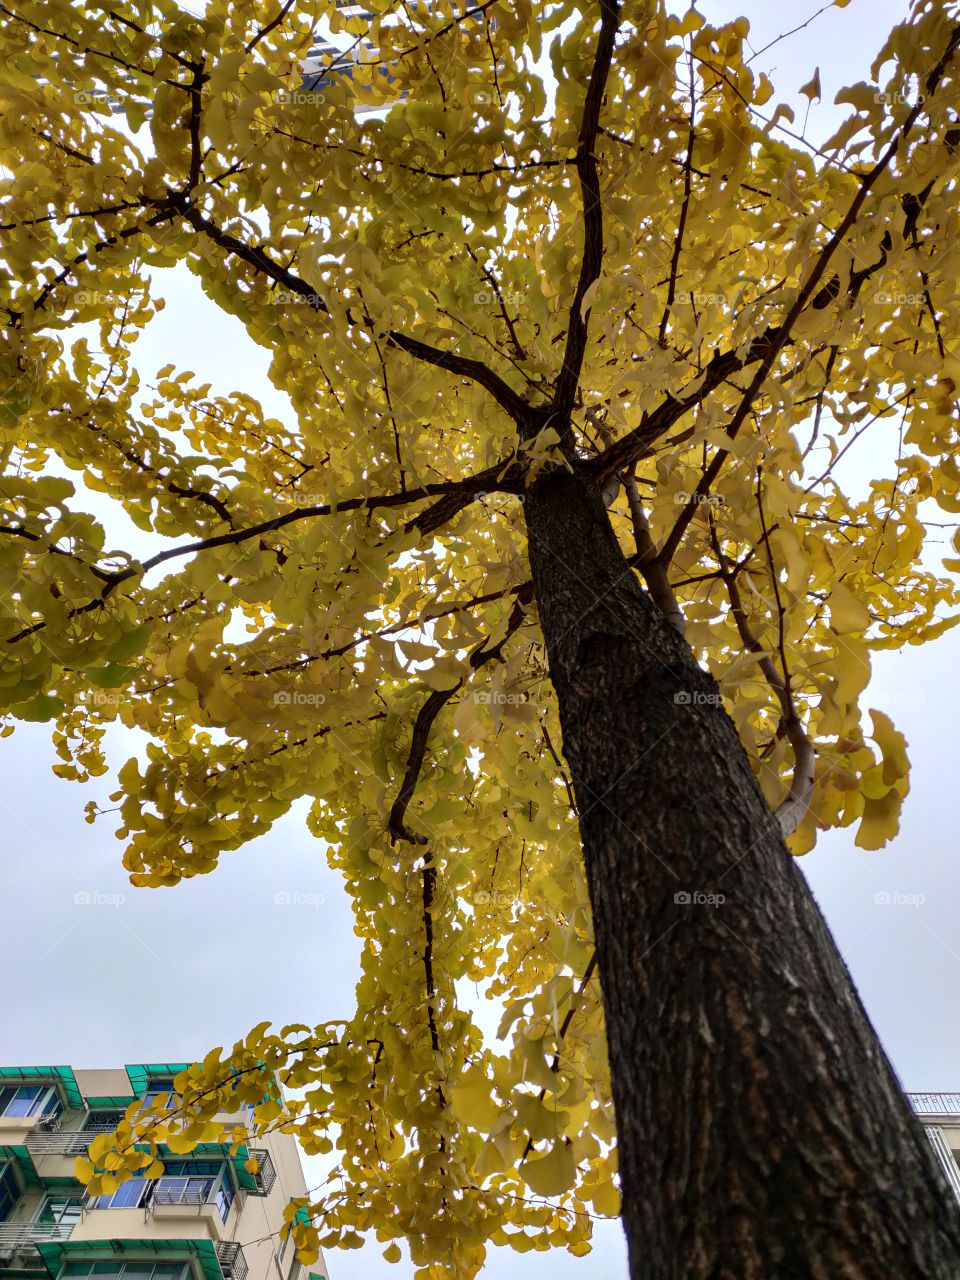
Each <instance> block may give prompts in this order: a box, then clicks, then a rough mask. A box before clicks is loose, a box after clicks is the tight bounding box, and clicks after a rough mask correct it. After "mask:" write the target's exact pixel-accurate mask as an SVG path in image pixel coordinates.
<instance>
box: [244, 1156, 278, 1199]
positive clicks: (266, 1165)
mask: <svg viewBox="0 0 960 1280" xmlns="http://www.w3.org/2000/svg"><path fill="white" fill-rule="evenodd" d="M247 1154H248V1156H249V1158H250V1159H251V1160H256V1162H257V1172H256V1173H255V1174H254V1175H253V1180H254V1182H255V1183H256V1184H257V1185H256V1189H255V1190H254V1191H251V1192H250V1195H252V1196H268V1195H269V1194H270V1192H271V1191H272V1190H273V1184H274V1183H275V1182H276V1180H277V1171H276V1169H275V1168H274V1166H273V1161H272V1160H271V1159H270V1152H269V1151H266V1150H265V1149H264V1148H263V1147H250V1148H249V1149H248V1152H247Z"/></svg>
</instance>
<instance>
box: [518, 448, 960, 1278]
mask: <svg viewBox="0 0 960 1280" xmlns="http://www.w3.org/2000/svg"><path fill="white" fill-rule="evenodd" d="M524 506H525V511H526V523H527V529H528V533H529V540H530V560H531V568H532V571H533V580H534V586H535V591H536V599H537V604H538V608H539V613H540V620H541V624H542V627H543V633H544V636H545V638H546V645H547V652H548V656H549V663H550V671H551V677H552V680H553V684H554V687H555V688H556V692H557V697H558V699H559V707H560V719H561V725H562V730H563V745H564V752H565V755H566V758H567V761H568V763H569V766H570V769H571V771H572V775H573V781H574V786H575V790H576V799H577V805H578V809H579V813H580V826H581V831H582V839H583V850H584V858H585V865H586V874H587V880H588V883H589V889H590V896H591V902H592V907H593V920H594V929H595V934H596V946H597V952H598V963H599V973H600V979H601V986H602V991H603V1003H604V1009H605V1014H606V1023H607V1037H608V1042H609V1055H610V1069H611V1074H612V1082H613V1095H614V1102H615V1106H616V1114H617V1127H618V1143H619V1160H620V1176H621V1181H622V1190H623V1224H624V1228H625V1231H626V1235H627V1241H628V1246H629V1252H630V1275H631V1277H632V1280H641V1278H642V1280H667V1278H669V1280H707V1278H708V1277H709V1278H710V1280H721V1278H722V1280H801V1278H803V1280H808V1278H809V1277H815V1278H816V1280H845V1278H854V1277H856V1280H940V1278H941V1277H942V1280H948V1278H949V1280H956V1278H957V1277H958V1276H960V1212H958V1208H957V1205H956V1203H955V1202H954V1201H953V1198H952V1196H951V1194H950V1192H949V1191H948V1189H947V1186H946V1183H945V1180H944V1179H943V1177H942V1174H941V1172H940V1170H939V1167H938V1166H937V1164H936V1160H935V1158H934V1156H933V1154H932V1152H931V1149H930V1147H929V1144H928V1142H927V1140H926V1138H925V1136H924V1135H923V1132H922V1129H921V1126H920V1124H919V1122H918V1121H917V1120H916V1118H915V1117H914V1116H913V1114H912V1112H911V1111H910V1108H909V1105H908V1103H907V1101H906V1099H905V1098H904V1096H903V1094H902V1092H901V1089H900V1086H899V1084H898V1082H897V1080H896V1077H895V1076H894V1073H893V1070H892V1068H891V1067H890V1064H889V1062H888V1061H887V1058H886V1056H885V1054H884V1052H883V1050H882V1048H881V1046H880V1044H879V1041H878V1040H877V1037H876V1034H875V1032H874V1030H873V1028H872V1027H871V1025H870V1022H869V1020H868V1018H867V1016H866V1013H865V1011H864V1009H863V1006H862V1005H861V1003H860V999H859V997H858V995H857V993H856V990H855V988H854V986H853V983H852V980H851V978H850V976H849V974H848V972H847V970H846V967H845V966H844V963H843V961H842V960H841V958H840V956H839V954H838V952H837V950H836V947H835V945H834V943H833V940H832V938H831V936H830V934H829V932H828V930H827V927H826V925H825V923H824V920H823V918H822V916H821V914H820V912H819V910H818V908H817V906H816V903H815V902H814V899H813V896H812V894H811V892H810V890H809V888H808V887H807V884H806V881H805V880H804V877H803V876H802V874H801V873H800V871H799V870H798V868H797V866H796V865H795V862H794V860H793V859H792V858H791V856H790V855H789V854H788V852H787V850H786V848H785V846H784V844H783V840H782V838H781V835H780V831H779V827H778V825H777V823H776V821H775V820H774V819H773V816H772V815H771V813H770V811H769V809H768V808H767V806H766V804H765V802H764V800H763V798H762V795H761V793H760V791H759V788H758V787H757V785H756V782H755V781H754V778H753V776H752V774H751V772H750V769H749V766H748V763H747V759H746V756H745V753H744V752H743V750H742V748H741V746H740V743H739V741H738V739H737V735H736V731H735V729H734V726H733V724H732V722H731V720H730V719H729V718H728V716H727V715H726V713H725V711H724V710H723V707H722V705H721V702H720V698H719V695H718V692H717V686H716V684H715V683H714V681H713V679H712V678H711V677H710V676H709V675H708V674H707V673H706V672H704V671H703V670H702V669H701V668H700V667H699V666H698V664H697V663H696V661H695V659H694V657H693V655H692V654H691V652H690V650H689V649H688V647H687V646H686V644H685V643H684V641H683V640H682V639H681V637H680V636H679V635H678V634H677V632H676V630H675V629H674V628H673V627H671V626H670V625H668V623H667V622H666V621H665V619H664V618H663V616H662V615H661V614H659V613H658V612H657V611H656V609H655V608H654V606H653V605H652V604H651V603H650V600H649V598H648V597H647V595H646V594H645V593H644V591H643V589H642V588H641V586H640V585H639V583H638V581H637V579H636V576H635V574H634V572H633V571H632V570H631V569H630V568H629V566H628V565H627V563H626V561H625V560H624V557H623V555H622V554H621V551H620V548H619V546H618V544H617V541H616V537H615V535H614V533H613V531H612V529H611V527H610V524H609V521H608V518H607V515H606V511H605V509H604V507H603V504H602V501H601V499H600V497H599V495H598V493H597V491H596V489H595V488H594V487H593V486H591V485H590V484H589V483H588V482H587V481H586V480H584V479H583V478H581V476H580V475H578V474H571V473H569V472H566V471H562V470H554V471H551V472H550V473H548V474H547V475H545V476H542V477H541V478H540V479H539V480H538V481H537V482H536V483H535V484H534V485H533V486H532V487H531V489H530V490H529V491H528V493H527V495H526V498H525V502H524ZM698 894H700V895H714V896H716V897H717V898H718V899H719V895H722V899H723V900H722V902H720V901H719V900H718V901H717V902H715V903H712V902H710V901H709V899H707V900H703V901H700V902H698V901H696V895H698Z"/></svg>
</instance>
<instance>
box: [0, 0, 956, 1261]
mask: <svg viewBox="0 0 960 1280" xmlns="http://www.w3.org/2000/svg"><path fill="white" fill-rule="evenodd" d="M191 7H196V6H195V5H191ZM677 7H678V8H680V7H682V5H679V4H678V6H677ZM698 7H699V8H700V9H701V11H702V12H704V13H705V14H706V15H707V16H708V18H710V19H711V20H717V19H718V18H721V17H722V18H731V17H734V16H737V15H738V14H740V13H744V14H746V15H747V16H748V17H750V18H751V19H752V20H753V22H754V27H753V33H752V37H751V40H752V43H753V45H754V47H755V48H759V47H761V46H762V45H764V44H766V43H767V42H768V41H769V40H772V39H773V38H774V37H775V36H777V35H778V34H780V33H781V32H783V31H785V30H788V29H789V28H791V27H793V26H796V25H799V24H800V23H802V22H804V21H806V19H808V18H809V17H811V15H813V14H814V13H815V12H816V10H817V8H818V5H817V3H815V2H814V3H800V4H792V5H791V4H783V3H778V2H777V3H775V2H774V0H755V2H754V3H741V4H739V5H734V4H731V3H728V2H727V0H703V2H702V3H701V4H700V5H699V6H698ZM906 11H907V6H906V3H905V2H897V3H894V2H893V0H853V3H852V4H851V5H850V7H849V8H848V9H846V10H843V11H831V12H828V13H825V14H823V15H822V16H821V17H819V18H818V19H817V20H816V22H814V23H813V24H812V25H811V26H810V27H808V28H807V29H806V30H803V31H801V32H799V33H798V34H797V35H795V36H793V37H792V38H791V39H790V41H788V42H785V43H782V44H779V45H777V46H776V47H775V48H774V49H771V50H770V51H769V53H768V54H767V55H764V56H763V57H761V58H760V59H758V65H759V66H760V67H762V68H763V69H766V70H768V72H769V73H770V74H771V78H772V79H773V81H774V84H775V86H776V88H777V98H776V100H778V101H779V100H782V99H787V98H793V97H795V95H796V91H797V89H798V88H799V87H800V85H801V84H804V83H805V82H806V81H807V80H809V79H810V76H811V74H812V72H813V69H814V67H815V66H817V65H819V67H820V70H821V78H822V82H823V91H824V99H825V103H829V102H831V101H832V98H833V95H834V93H835V92H836V90H837V89H838V88H840V87H841V86H842V85H844V84H848V83H852V82H854V81H856V80H861V79H867V78H868V75H869V64H870V62H871V61H872V58H873V55H874V53H875V52H876V50H877V48H878V47H879V45H880V44H881V42H882V40H883V37H884V35H885V34H886V32H887V31H888V30H889V27H890V26H891V25H892V24H893V22H895V21H897V20H899V19H900V18H902V17H903V16H905V14H906ZM771 106H772V104H771ZM831 110H832V109H831V108H830V107H829V106H827V105H824V106H822V107H814V109H813V113H812V115H811V126H810V129H809V133H810V135H811V136H814V137H824V136H826V135H827V134H828V133H829V132H830V130H831V127H832V120H833V119H834V118H835V117H834V116H832V115H831ZM166 296H167V298H168V307H167V310H166V311H165V312H164V313H162V314H161V315H160V316H159V317H158V319H157V321H156V323H155V324H154V326H153V327H152V330H151V332H150V333H149V334H148V336H147V337H146V338H145V339H144V340H143V342H142V343H141V346H142V347H143V348H144V355H143V358H142V360H141V362H140V363H141V367H142V368H143V369H145V370H147V371H149V372H151V373H152V372H153V371H155V369H156V368H157V367H158V366H159V365H161V364H163V363H166V362H167V361H168V360H169V361H173V362H175V363H176V364H177V365H178V366H179V368H181V369H194V370H196V371H197V372H198V373H199V374H201V375H202V380H209V381H211V382H213V384H214V389H215V391H228V390H230V389H232V388H234V387H236V388H237V389H241V390H245V391H249V392H251V393H253V394H254V395H258V396H260V397H261V398H262V399H263V401H264V403H265V404H267V405H269V406H270V408H271V410H272V411H274V412H277V411H278V410H280V411H282V410H283V404H282V402H280V401H279V398H278V397H277V396H276V394H275V393H274V392H273V391H272V390H271V388H270V387H269V385H268V384H267V382H266V379H265V376H264V371H265V368H266V358H265V353H263V352H262V351H259V350H258V349H256V348H254V347H252V344H251V343H250V342H249V341H248V340H247V339H246V338H245V335H243V333H242V331H241V330H240V329H239V327H238V326H237V325H236V324H235V323H234V322H232V321H230V320H228V319H226V318H225V317H222V316H220V314H219V313H218V312H216V311H215V310H214V308H213V306H212V304H211V303H209V302H208V301H207V300H206V299H205V298H204V296H203V295H202V294H201V293H200V291H199V289H198V288H197V287H196V286H195V285H193V284H192V283H191V282H187V283H183V282H181V281H177V282H176V283H175V284H174V285H173V287H171V289H170V290H169V292H167V294H166ZM868 462H869V458H868V456H867V455H866V454H863V455H861V459H860V461H859V463H858V462H856V461H854V463H853V464H852V465H859V466H861V468H862V469H863V474H864V475H866V474H867V466H868ZM958 670H960V634H958V632H951V633H948V634H947V635H946V636H945V637H944V638H942V639H941V640H939V641H937V642H935V643H934V644H932V645H929V646H927V647H925V648H924V649H922V650H921V649H916V648H913V649H907V650H906V651H905V652H903V653H899V654H890V653H885V654H881V655H879V656H878V657H877V658H876V661H875V664H874V677H873V681H872V684H871V687H870V689H869V690H868V693H867V694H866V695H865V698H864V704H865V705H866V706H876V707H878V708H880V709H881V710H883V711H886V712H887V713H888V714H890V715H892V716H893V718H894V720H895V722H896V723H897V725H898V726H899V728H901V729H902V730H903V731H904V732H905V733H906V736H907V739H908V742H909V744H910V755H911V759H912V763H913V780H912V790H911V794H910V796H909V798H908V800H907V803H906V812H905V818H904V823H903V828H902V831H901V834H900V836H899V837H898V839H897V840H896V841H895V843H894V844H893V845H892V846H891V847H889V848H887V849H886V850H883V851H881V852H876V853H864V852H861V851H859V850H857V849H855V848H854V846H853V840H852V835H850V834H848V833H835V834H833V835H831V836H829V837H826V838H823V839H822V841H821V843H820V845H819V847H818V849H817V850H816V852H815V853H812V854H809V855H808V856H807V857H806V858H804V859H803V860H802V863H801V865H802V867H803V869H804V871H805V872H806V874H807V876H808V878H809V880H810V883H811V884H812V886H813V889H814V892H815V893H816V895H817V898H818V900H819V902H820V905H821V907H822V908H823V910H824V912H825V914H826V917H827V920H828V922H829V924H830V926H831V928H832V929H833V931H834V935H835V936H836V938H837V941H838V943H839V945H840V948H841V950H842V951H843V954H844V956H845V957H846V960H847V963H848V964H849V966H850V968H851V970H852V972H853V976H854V978H855V980H856V982H857V984H858V986H859V988H860V991H861V994H862V996H863V998H864V1001H865V1003H866V1006H867V1009H868V1011H869V1012H870V1014H871V1016H872V1018H873V1020H874V1023H875V1025H876V1027H877V1029H878V1031H879V1033H880V1036H881V1038H882V1040H883V1042H884V1044H885V1046H886V1048H887V1051H888V1053H889V1054H890V1056H891V1058H892V1060H893V1063H894V1066H895V1067H896V1069H897V1071H898V1072H899V1074H900V1077H901V1079H902V1081H903V1083H904V1086H905V1087H906V1088H907V1089H909V1090H953V1089H960V1021H958V1019H957V1018H956V1017H953V1016H951V1014H952V1010H953V1007H954V1005H955V994H956V990H957V986H958V982H960V927H958V920H960V914H958V912H957V910H956V903H957V902H958V901H960V857H958V843H960V839H958V835H957V830H956V828H957V822H956V816H955V813H956V811H955V810H954V808H953V803H952V802H953V798H954V787H955V786H956V785H957V784H956V780H955V777H954V773H955V770H956V760H957V758H958V752H957V749H956V719H957V708H958V701H960V698H958V694H957V688H956V677H955V674H954V673H955V672H957V671H958ZM123 737H124V735H123V734H117V735H115V738H114V743H115V754H114V756H113V760H112V763H113V764H114V766H118V765H119V764H121V763H122V762H123V760H124V759H125V758H126V755H127V754H129V752H130V750H132V749H134V746H135V744H134V743H133V740H132V739H128V741H126V742H124V741H123V740H122V739H123ZM52 763H53V752H52V749H51V747H50V745H49V729H44V727H43V726H30V725H27V726H21V727H19V728H18V729H17V732H16V733H15V734H14V736H13V737H11V738H9V739H7V740H5V741H3V742H0V824H2V828H3V833H4V837H5V838H4V844H5V846H6V861H5V867H4V878H3V899H2V905H3V909H4V921H5V925H6V933H5V938H4V942H5V948H4V949H5V954H6V957H7V973H8V980H7V984H6V988H5V991H6V999H7V1007H6V1010H5V1016H4V1018H3V1020H2V1024H0V1060H2V1061H3V1062H4V1063H7V1064H11V1065H12V1064H29V1063H35V1064H41V1063H51V1062H52V1063H61V1062H63V1063H71V1064H72V1065H74V1066H79V1067H91V1066H115V1065H120V1064H122V1063H125V1062H144V1061H182V1060H192V1059H194V1058H196V1057H202V1055H203V1054H204V1053H205V1052H206V1051H207V1049H209V1048H210V1047H211V1046H212V1045H215V1044H225V1043H226V1044H231V1043H232V1042H233V1041H234V1040H235V1039H236V1038H237V1037H238V1036H240V1035H242V1034H244V1033H245V1032H246V1031H247V1030H248V1029H249V1028H250V1027H251V1026H253V1025H254V1024H255V1023H257V1022H259V1021H261V1020H262V1019H265V1018H269V1019H271V1020H273V1021H274V1022H276V1023H278V1024H282V1023H283V1022H285V1021H306V1022H314V1021H320V1020H326V1019H332V1018H337V1017H347V1016H348V1015H349V1014H350V1012H351V1010H352V1006H353V987H354V983H355V981H356V978H357V974H358V954H359V941H358V939H357V938H356V937H355V936H354V934H353V931H352V924H351V916H350V909H349V905H348V901H347V898H346V895H345V894H344V892H343V889H342V888H341V885H340V881H339V878H338V877H337V876H336V875H335V874H334V873H333V872H331V871H330V870H329V868H328V867H327V864H326V859H325V856H324V849H323V846H322V845H321V844H320V843H319V842H317V841H316V840H314V839H312V838H311V837H310V836H309V835H308V834H307V831H306V829H305V827H304V825H303V821H302V817H303V812H302V810H298V811H296V812H294V813H293V814H291V815H289V816H288V817H287V818H285V819H284V820H282V821H280V822H278V823H277V824H276V826H275V827H274V829H273V831H272V832H271V833H270V834H269V835H267V836H265V837H264V838H262V839H260V840H258V841H256V842H254V843H253V844H250V845H249V846H247V847H246V848H245V849H241V850H239V851H237V852H234V853H228V854H226V855H225V856H224V858H223V861H222V864H221V866H220V868H219V870H218V871H217V872H216V873H215V874H213V875H210V876H202V877H198V878H196V879H194V880H191V881H186V882H184V883H183V884H181V885H179V886H177V887H176V888H175V889H172V890H140V891H136V890H133V889H132V888H131V887H130V885H129V884H128V883H127V880H126V876H125V874H124V872H123V869H122V867H121V865H120V855H121V850H122V846H121V844H120V843H119V842H118V841H116V840H115V839H114V838H113V836H112V834H111V828H110V826H109V825H108V822H107V821H105V820H102V819H101V821H100V822H98V823H97V824H96V825H95V826H88V825H86V824H85V823H84V821H83V805H84V803H85V802H86V801H88V800H91V799H94V798H96V799H98V800H99V801H100V802H101V803H103V804H107V803H108V802H107V801H106V795H107V793H108V792H109V791H110V790H112V784H111V783H110V782H109V780H108V779H104V780H101V782H99V783H94V784H91V785H88V786H87V787H79V786H77V785H75V784H70V783H65V782H60V781H59V780H57V779H56V778H54V777H53V776H52V774H51V772H50V766H51V764H52ZM278 895H280V896H281V897H282V896H283V895H288V896H289V897H290V898H292V899H293V901H292V902H290V903H289V904H283V903H282V902H281V903H278V902H277V901H276V899H277V896H278ZM878 895H879V900H878ZM884 895H886V896H887V897H888V898H889V899H890V901H887V902H885V901H883V897H884ZM14 978H15V979H16V980H14ZM310 1163H311V1162H309V1161H308V1162H307V1176H308V1183H310V1182H316V1181H318V1180H319V1176H320V1175H319V1173H318V1171H317V1170H316V1168H314V1169H313V1170H311V1168H310ZM596 1239H597V1247H596V1249H595V1251H594V1253H593V1254H592V1255H588V1256H587V1257H586V1258H583V1259H575V1258H571V1257H569V1256H568V1255H565V1254H563V1255H561V1254H556V1255H551V1256H550V1257H549V1260H548V1259H547V1258H546V1256H545V1255H527V1256H525V1257H520V1256H515V1255H513V1254H512V1253H510V1252H509V1251H505V1250H493V1251H491V1253H490V1259H489V1261H488V1264H487V1267H486V1269H485V1272H484V1274H485V1275H489V1276H491V1277H493V1278H494V1280H532V1278H533V1277H535V1276H542V1275H543V1274H544V1271H545V1270H547V1269H549V1272H550V1274H551V1277H554V1278H555V1280H576V1278H580V1280H585V1278H586V1277H588V1276H591V1277H592V1276H596V1275H598V1274H600V1269H601V1267H602V1268H603V1274H604V1275H605V1276H606V1277H608V1278H609V1280H620V1277H625V1276H626V1263H625V1253H624V1249H623V1245H622V1243H621V1237H620V1233H619V1228H618V1227H616V1226H613V1225H608V1226H605V1227H603V1228H602V1229H601V1230H599V1231H598V1233H597V1237H596ZM328 1263H329V1264H330V1272H331V1275H332V1278H333V1280H348V1278H351V1280H352V1278H353V1277H358V1276H363V1277H364V1278H365V1280H366V1277H370V1278H371V1280H379V1278H380V1277H387V1276H389V1277H392V1278H393V1280H408V1277H409V1276H410V1275H411V1273H412V1267H411V1266H410V1264H409V1263H408V1262H406V1261H404V1262H403V1263H401V1264H400V1265H398V1266H392V1267H391V1266H389V1265H388V1264H387V1263H385V1262H382V1260H381V1259H380V1253H379V1249H378V1248H376V1247H370V1248H367V1249H365V1250H364V1251H363V1252H362V1253H359V1254H358V1253H344V1254H341V1255H337V1254H333V1255H331V1256H330V1257H329V1258H328Z"/></svg>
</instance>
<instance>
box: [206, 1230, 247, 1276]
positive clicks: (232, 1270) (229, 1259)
mask: <svg viewBox="0 0 960 1280" xmlns="http://www.w3.org/2000/svg"><path fill="white" fill-rule="evenodd" d="M214 1248H215V1249H216V1251H217V1259H218V1261H219V1263H220V1270H221V1271H222V1272H223V1276H224V1280H246V1277H247V1260H246V1258H245V1257H244V1256H243V1249H242V1248H241V1246H240V1245H238V1244H234V1243H232V1242H228V1241H226V1240H218V1241H217V1243H216V1244H215V1245H214Z"/></svg>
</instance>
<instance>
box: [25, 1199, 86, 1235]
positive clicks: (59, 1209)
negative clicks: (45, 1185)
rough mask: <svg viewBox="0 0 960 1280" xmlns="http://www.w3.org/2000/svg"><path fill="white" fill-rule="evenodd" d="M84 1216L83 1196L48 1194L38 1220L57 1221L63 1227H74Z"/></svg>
mask: <svg viewBox="0 0 960 1280" xmlns="http://www.w3.org/2000/svg"><path fill="white" fill-rule="evenodd" d="M82 1217H83V1199H82V1197H81V1196H48V1197H47V1198H46V1200H44V1202H43V1204H42V1205H41V1206H40V1212H39V1213H38V1214H37V1219H36V1220H37V1222H55V1223H56V1224H57V1225H58V1226H61V1227H73V1226H75V1225H76V1223H78V1222H79V1221H80V1219H81V1218H82ZM64 1234H66V1232H64Z"/></svg>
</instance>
